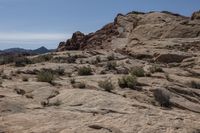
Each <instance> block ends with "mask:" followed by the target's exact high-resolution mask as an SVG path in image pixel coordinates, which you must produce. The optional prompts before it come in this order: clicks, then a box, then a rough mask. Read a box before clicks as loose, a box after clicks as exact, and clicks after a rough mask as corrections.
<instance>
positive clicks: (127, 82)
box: [118, 75, 138, 89]
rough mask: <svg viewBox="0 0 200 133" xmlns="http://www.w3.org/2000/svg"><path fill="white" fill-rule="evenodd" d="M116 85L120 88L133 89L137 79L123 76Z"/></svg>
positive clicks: (131, 76)
mask: <svg viewBox="0 0 200 133" xmlns="http://www.w3.org/2000/svg"><path fill="white" fill-rule="evenodd" d="M118 84H119V86H120V87H121V88H130V89H135V87H136V85H137V84H138V82H137V77H136V76H133V75H127V76H123V77H122V78H121V79H118Z"/></svg>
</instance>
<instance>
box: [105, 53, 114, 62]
mask: <svg viewBox="0 0 200 133" xmlns="http://www.w3.org/2000/svg"><path fill="white" fill-rule="evenodd" d="M107 59H108V60H109V61H111V60H115V55H114V54H111V55H108V56H107Z"/></svg>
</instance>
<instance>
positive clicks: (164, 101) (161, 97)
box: [153, 89, 170, 107]
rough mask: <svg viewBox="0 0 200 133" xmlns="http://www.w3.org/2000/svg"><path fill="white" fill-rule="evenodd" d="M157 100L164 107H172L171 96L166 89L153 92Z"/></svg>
mask: <svg viewBox="0 0 200 133" xmlns="http://www.w3.org/2000/svg"><path fill="white" fill-rule="evenodd" d="M153 95H154V98H155V100H156V101H157V102H158V103H159V104H160V106H162V107H170V95H169V93H168V92H167V91H166V90H164V89H156V90H155V91H154V92H153Z"/></svg>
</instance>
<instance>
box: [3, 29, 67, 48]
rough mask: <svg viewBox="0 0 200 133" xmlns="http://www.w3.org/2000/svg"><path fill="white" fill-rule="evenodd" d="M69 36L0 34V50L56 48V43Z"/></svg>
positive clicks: (19, 33) (20, 33) (59, 34)
mask: <svg viewBox="0 0 200 133" xmlns="http://www.w3.org/2000/svg"><path fill="white" fill-rule="evenodd" d="M70 37H71V34H62V33H26V32H10V33H5V32H0V50H2V49H6V48H12V47H21V48H27V49H35V48H38V47H40V46H46V47H48V48H56V47H57V45H58V43H59V42H61V41H65V40H66V39H68V38H70Z"/></svg>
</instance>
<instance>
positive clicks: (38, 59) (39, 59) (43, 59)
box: [31, 54, 53, 63]
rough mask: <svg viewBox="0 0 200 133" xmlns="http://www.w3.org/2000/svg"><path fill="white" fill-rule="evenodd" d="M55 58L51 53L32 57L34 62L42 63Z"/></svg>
mask: <svg viewBox="0 0 200 133" xmlns="http://www.w3.org/2000/svg"><path fill="white" fill-rule="evenodd" d="M52 58H53V55H51V54H46V55H39V56H37V57H35V58H32V59H31V60H32V62H34V63H41V62H47V61H50V60H51V59H52Z"/></svg>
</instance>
